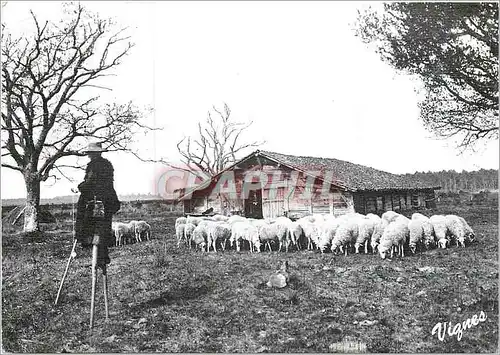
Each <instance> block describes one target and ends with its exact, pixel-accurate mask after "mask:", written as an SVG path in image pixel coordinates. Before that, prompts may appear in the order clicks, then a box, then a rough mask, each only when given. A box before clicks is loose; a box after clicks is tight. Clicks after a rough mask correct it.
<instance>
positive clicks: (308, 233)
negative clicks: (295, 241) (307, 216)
mask: <svg viewBox="0 0 500 355" xmlns="http://www.w3.org/2000/svg"><path fill="white" fill-rule="evenodd" d="M300 226H301V227H302V230H303V231H304V235H305V237H306V239H307V249H308V250H313V249H314V248H316V247H317V246H318V245H319V238H320V236H321V234H322V228H321V226H318V225H317V224H315V223H304V222H301V224H300Z"/></svg>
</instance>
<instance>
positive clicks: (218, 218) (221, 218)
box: [212, 214, 229, 222]
mask: <svg viewBox="0 0 500 355" xmlns="http://www.w3.org/2000/svg"><path fill="white" fill-rule="evenodd" d="M212 220H214V221H216V222H227V221H228V220H229V217H228V216H224V215H221V214H216V215H215V216H213V217H212Z"/></svg>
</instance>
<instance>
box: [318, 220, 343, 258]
mask: <svg viewBox="0 0 500 355" xmlns="http://www.w3.org/2000/svg"><path fill="white" fill-rule="evenodd" d="M339 223H340V220H339V219H335V220H328V221H326V222H325V223H324V224H323V229H322V233H321V236H320V237H319V241H318V248H319V251H320V252H321V253H324V252H325V250H326V248H327V247H328V246H330V245H331V243H332V240H333V238H334V237H335V233H336V232H337V228H338V227H339Z"/></svg>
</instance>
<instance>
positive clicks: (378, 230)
mask: <svg viewBox="0 0 500 355" xmlns="http://www.w3.org/2000/svg"><path fill="white" fill-rule="evenodd" d="M366 217H367V218H369V219H370V220H372V221H373V233H372V235H371V238H370V246H371V247H372V252H373V253H374V254H375V253H376V251H377V247H378V245H379V243H380V238H381V237H382V233H384V228H385V226H386V225H387V222H385V220H382V218H380V217H379V216H377V215H376V214H373V213H368V214H367V215H366Z"/></svg>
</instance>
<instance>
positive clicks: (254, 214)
mask: <svg viewBox="0 0 500 355" xmlns="http://www.w3.org/2000/svg"><path fill="white" fill-rule="evenodd" d="M245 217H247V218H262V190H261V189H256V190H250V191H248V198H247V199H246V200H245Z"/></svg>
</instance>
